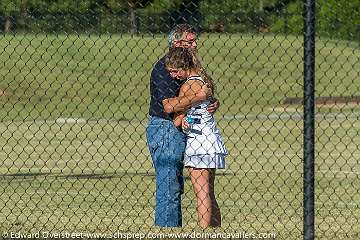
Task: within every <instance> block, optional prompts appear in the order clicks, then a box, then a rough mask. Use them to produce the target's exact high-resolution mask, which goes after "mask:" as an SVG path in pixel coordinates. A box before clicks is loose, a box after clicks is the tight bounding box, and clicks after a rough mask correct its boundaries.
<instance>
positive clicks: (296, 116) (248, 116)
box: [222, 112, 360, 120]
mask: <svg viewBox="0 0 360 240" xmlns="http://www.w3.org/2000/svg"><path fill="white" fill-rule="evenodd" d="M222 117H223V119H225V120H243V119H245V120H254V119H256V120H278V119H294V120H301V119H303V118H304V115H303V114H302V113H287V112H283V113H270V114H263V113H260V114H252V113H250V114H236V115H229V114H225V115H223V116H222ZM359 117H360V112H355V113H354V112H351V113H316V114H315V118H317V119H348V118H359Z"/></svg>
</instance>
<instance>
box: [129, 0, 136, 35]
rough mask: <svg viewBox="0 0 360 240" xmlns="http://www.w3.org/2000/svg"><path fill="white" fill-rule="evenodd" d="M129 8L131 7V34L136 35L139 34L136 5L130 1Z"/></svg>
mask: <svg viewBox="0 0 360 240" xmlns="http://www.w3.org/2000/svg"><path fill="white" fill-rule="evenodd" d="M128 7H129V21H130V33H131V34H136V33H137V24H136V11H135V5H134V4H133V3H132V2H131V1H128Z"/></svg>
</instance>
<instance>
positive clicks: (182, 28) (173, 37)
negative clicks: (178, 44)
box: [168, 24, 196, 48]
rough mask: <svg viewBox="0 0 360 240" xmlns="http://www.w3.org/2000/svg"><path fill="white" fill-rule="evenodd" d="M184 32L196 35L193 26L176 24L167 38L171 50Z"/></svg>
mask: <svg viewBox="0 0 360 240" xmlns="http://www.w3.org/2000/svg"><path fill="white" fill-rule="evenodd" d="M185 32H188V33H193V34H195V35H196V30H195V28H194V27H193V26H191V25H190V24H178V25H176V26H175V27H174V28H173V29H172V30H171V32H170V33H169V36H168V44H169V47H170V48H171V47H172V46H173V43H174V42H175V41H179V40H181V38H182V36H183V34H184V33H185Z"/></svg>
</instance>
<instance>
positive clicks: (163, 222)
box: [146, 117, 186, 227]
mask: <svg viewBox="0 0 360 240" xmlns="http://www.w3.org/2000/svg"><path fill="white" fill-rule="evenodd" d="M146 136H147V144H148V147H149V150H150V154H151V158H152V160H153V164H154V167H155V172H156V206H155V225H157V226H161V227H181V225H182V217H181V194H182V192H183V188H184V180H183V175H182V171H183V167H184V165H183V156H184V152H185V145H186V140H185V135H184V134H183V133H182V132H181V131H179V130H178V129H177V128H176V127H175V126H174V124H173V122H172V121H170V120H166V119H163V118H159V117H150V119H149V124H148V127H147V129H146Z"/></svg>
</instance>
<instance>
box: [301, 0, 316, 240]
mask: <svg viewBox="0 0 360 240" xmlns="http://www.w3.org/2000/svg"><path fill="white" fill-rule="evenodd" d="M314 106H315V0H304V225H303V227H304V229H303V231H304V239H306V240H309V239H314V237H315V229H314V228H315V226H314V220H315V216H314V205H315V204H314V202H315V201H314V199H315V196H314V195H315V191H314V181H315V171H314V160H315V153H314V151H315V134H314V133H315V107H314Z"/></svg>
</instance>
